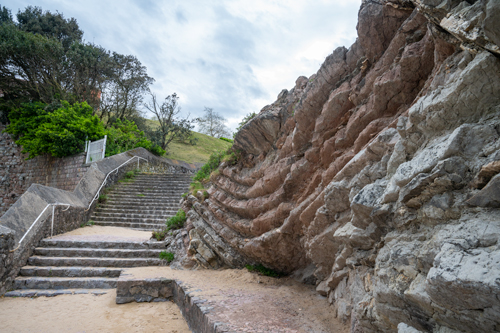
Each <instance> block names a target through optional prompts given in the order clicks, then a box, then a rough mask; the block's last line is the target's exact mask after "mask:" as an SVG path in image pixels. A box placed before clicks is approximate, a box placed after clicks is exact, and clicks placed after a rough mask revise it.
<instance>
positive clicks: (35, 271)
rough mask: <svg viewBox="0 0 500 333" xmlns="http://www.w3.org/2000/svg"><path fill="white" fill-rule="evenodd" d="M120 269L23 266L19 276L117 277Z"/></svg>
mask: <svg viewBox="0 0 500 333" xmlns="http://www.w3.org/2000/svg"><path fill="white" fill-rule="evenodd" d="M121 272H122V270H121V269H119V268H109V267H56V266H44V267H40V266H24V267H21V270H20V271H19V275H21V276H40V277H98V276H100V277H119V276H120V274H121Z"/></svg>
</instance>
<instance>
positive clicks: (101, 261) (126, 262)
mask: <svg viewBox="0 0 500 333" xmlns="http://www.w3.org/2000/svg"><path fill="white" fill-rule="evenodd" d="M165 263H166V261H165V260H161V259H159V258H88V257H43V256H32V257H30V258H29V259H28V264H29V265H32V266H87V267H144V266H161V265H164V264H165Z"/></svg>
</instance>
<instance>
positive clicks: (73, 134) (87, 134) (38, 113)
mask: <svg viewBox="0 0 500 333" xmlns="http://www.w3.org/2000/svg"><path fill="white" fill-rule="evenodd" d="M9 119H10V124H9V126H7V129H6V131H7V132H8V133H11V134H13V136H14V138H15V139H16V143H17V144H19V145H22V146H23V152H24V153H29V158H33V157H35V156H37V155H41V154H50V155H52V156H55V157H63V156H68V155H73V154H76V153H79V152H81V151H82V147H83V146H84V143H85V140H86V138H88V139H90V140H97V139H100V138H102V137H103V136H104V135H105V129H104V126H103V125H102V123H101V122H100V121H99V119H98V118H97V117H95V116H92V108H91V107H90V106H89V105H88V104H87V103H86V102H83V103H75V104H73V105H70V104H69V103H68V102H62V103H60V104H51V105H46V104H44V103H41V102H34V103H25V104H23V105H22V106H21V107H20V108H17V109H15V110H14V111H12V112H11V113H10V114H9Z"/></svg>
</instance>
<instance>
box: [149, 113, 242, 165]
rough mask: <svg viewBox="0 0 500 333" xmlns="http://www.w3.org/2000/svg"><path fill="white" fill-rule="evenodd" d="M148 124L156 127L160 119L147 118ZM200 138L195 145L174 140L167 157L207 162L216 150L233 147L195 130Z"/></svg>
mask: <svg viewBox="0 0 500 333" xmlns="http://www.w3.org/2000/svg"><path fill="white" fill-rule="evenodd" d="M146 124H147V125H148V126H149V127H151V128H152V129H155V128H156V127H158V126H159V125H158V121H156V120H151V119H146ZM193 135H194V137H195V138H197V139H198V142H196V145H195V146H192V145H190V144H187V143H183V142H177V141H173V142H171V143H170V144H169V145H168V148H167V154H166V155H165V157H167V158H170V159H173V160H181V161H184V162H188V163H206V162H208V157H209V156H210V155H211V154H212V153H213V152H214V151H216V150H226V149H228V148H229V147H231V145H232V144H231V143H229V142H226V141H222V140H220V139H217V138H214V137H211V136H209V135H205V134H201V133H197V132H193Z"/></svg>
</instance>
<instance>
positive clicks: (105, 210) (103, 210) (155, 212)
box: [94, 207, 179, 217]
mask: <svg viewBox="0 0 500 333" xmlns="http://www.w3.org/2000/svg"><path fill="white" fill-rule="evenodd" d="M178 208H179V207H172V208H171V209H166V210H163V209H136V208H130V207H129V208H125V207H124V208H110V207H99V208H97V209H96V210H95V211H94V214H96V216H100V215H101V214H125V215H150V216H162V217H163V216H169V215H171V214H174V215H175V213H177V211H178V210H179V209H178ZM106 216H111V215H106Z"/></svg>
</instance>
